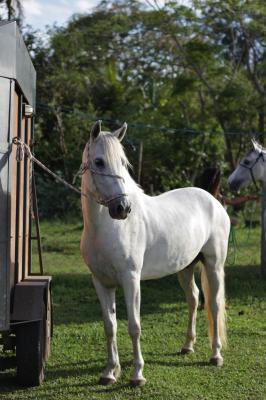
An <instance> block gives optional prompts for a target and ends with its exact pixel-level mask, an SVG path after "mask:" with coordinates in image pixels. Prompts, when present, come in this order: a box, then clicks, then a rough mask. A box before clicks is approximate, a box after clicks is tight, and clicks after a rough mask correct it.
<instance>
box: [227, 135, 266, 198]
mask: <svg viewBox="0 0 266 400" xmlns="http://www.w3.org/2000/svg"><path fill="white" fill-rule="evenodd" d="M252 145H253V148H252V150H251V151H249V152H248V153H247V155H246V156H245V157H244V158H243V159H242V160H241V162H240V163H239V165H238V166H237V167H236V169H235V170H234V172H233V173H232V174H231V175H230V176H229V178H228V183H229V186H230V188H231V189H232V190H235V191H237V190H239V189H241V188H244V187H246V186H248V185H249V184H250V183H251V182H253V183H254V185H255V187H257V185H256V180H259V181H261V182H262V183H263V185H264V186H266V162H265V161H266V149H264V148H263V147H262V146H261V145H260V144H259V143H257V142H256V141H255V140H252Z"/></svg>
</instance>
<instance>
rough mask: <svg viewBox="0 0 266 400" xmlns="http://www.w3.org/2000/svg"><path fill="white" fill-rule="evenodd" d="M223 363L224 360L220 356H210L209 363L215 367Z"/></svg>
mask: <svg viewBox="0 0 266 400" xmlns="http://www.w3.org/2000/svg"><path fill="white" fill-rule="evenodd" d="M223 363H224V360H223V358H222V357H211V358H210V364H211V365H214V366H215V367H221V366H222V365H223Z"/></svg>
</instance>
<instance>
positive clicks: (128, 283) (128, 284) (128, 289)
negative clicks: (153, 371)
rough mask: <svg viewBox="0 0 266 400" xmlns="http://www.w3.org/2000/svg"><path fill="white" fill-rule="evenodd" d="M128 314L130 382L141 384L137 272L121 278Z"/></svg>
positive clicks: (144, 381)
mask: <svg viewBox="0 0 266 400" xmlns="http://www.w3.org/2000/svg"><path fill="white" fill-rule="evenodd" d="M122 285H123V290H124V296H125V301H126V305H127V315H128V332H129V335H130V337H131V340H132V344H133V357H134V359H133V365H134V371H133V375H132V378H131V380H130V383H131V385H132V386H143V385H145V383H146V379H145V378H144V376H143V374H142V371H143V368H144V360H143V357H142V354H141V348H140V335H141V326H140V276H139V274H137V273H133V272H132V273H126V274H125V275H124V276H123V279H122Z"/></svg>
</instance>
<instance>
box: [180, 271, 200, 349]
mask: <svg viewBox="0 0 266 400" xmlns="http://www.w3.org/2000/svg"><path fill="white" fill-rule="evenodd" d="M178 280H179V283H180V285H181V287H182V288H183V290H184V292H185V295H186V299H187V303H188V312H189V317H188V329H187V335H186V341H185V344H184V346H183V347H182V349H181V354H188V353H193V352H194V348H193V345H194V343H195V341H196V318H197V308H198V298H199V289H198V287H197V285H196V283H195V280H194V265H193V264H191V265H190V266H189V267H187V268H185V269H183V270H182V271H180V272H178Z"/></svg>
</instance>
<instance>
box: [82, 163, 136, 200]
mask: <svg viewBox="0 0 266 400" xmlns="http://www.w3.org/2000/svg"><path fill="white" fill-rule="evenodd" d="M79 171H80V172H79V174H80V175H83V174H84V173H85V172H86V171H90V172H91V177H92V180H93V183H94V186H95V187H96V190H97V192H96V194H95V193H94V192H91V191H90V194H91V195H92V196H93V198H94V200H95V201H96V202H97V203H98V204H101V205H102V206H105V207H108V206H109V203H111V202H112V201H114V200H117V199H120V198H121V197H127V196H128V194H127V193H119V194H117V195H114V196H111V197H109V198H107V199H103V198H102V197H101V196H100V195H99V190H98V188H97V184H96V182H95V180H94V179H93V175H102V176H107V177H110V178H116V179H121V180H122V181H123V182H125V179H124V177H123V176H121V175H117V174H107V173H105V172H102V171H97V170H95V169H94V168H92V166H91V164H90V163H89V162H86V163H82V164H81V166H80V170H79Z"/></svg>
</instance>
